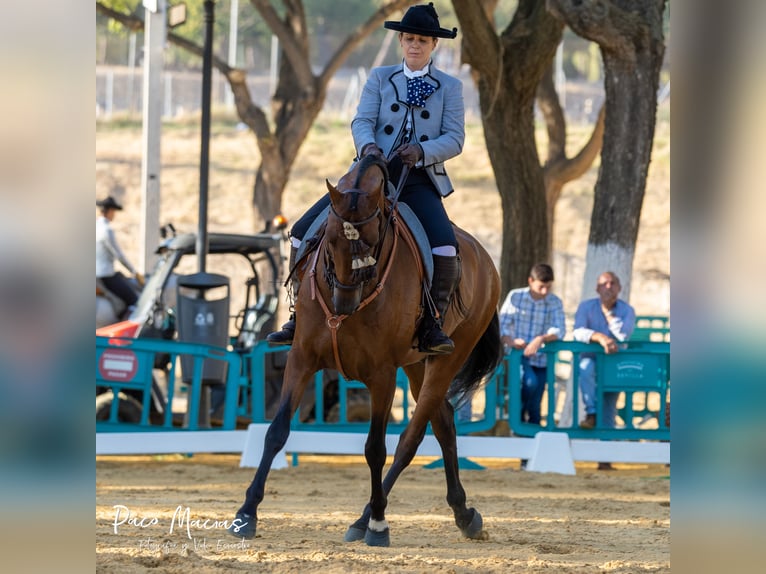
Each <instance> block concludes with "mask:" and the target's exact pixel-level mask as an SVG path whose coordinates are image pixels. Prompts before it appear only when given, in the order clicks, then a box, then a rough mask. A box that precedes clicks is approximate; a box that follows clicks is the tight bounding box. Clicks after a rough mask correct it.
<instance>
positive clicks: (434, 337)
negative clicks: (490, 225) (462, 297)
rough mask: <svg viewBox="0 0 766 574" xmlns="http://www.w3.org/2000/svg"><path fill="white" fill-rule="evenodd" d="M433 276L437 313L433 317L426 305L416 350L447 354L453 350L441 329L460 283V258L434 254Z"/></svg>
mask: <svg viewBox="0 0 766 574" xmlns="http://www.w3.org/2000/svg"><path fill="white" fill-rule="evenodd" d="M433 259H434V278H433V282H432V283H431V298H432V299H433V301H434V304H435V305H436V310H437V311H438V313H439V316H438V317H434V316H433V314H432V312H431V310H430V307H429V306H428V305H426V313H425V315H424V316H423V322H422V324H421V327H420V344H419V346H418V350H419V351H421V352H422V353H426V354H428V355H447V354H449V353H451V352H452V351H454V350H455V343H453V342H452V339H450V338H449V337H448V336H447V335H445V334H444V332H443V331H442V325H444V314H445V313H446V312H447V307H449V304H450V301H451V300H452V295H453V293H454V292H455V289H456V288H457V285H458V283H460V258H459V257H458V256H454V257H445V256H443V255H434V256H433Z"/></svg>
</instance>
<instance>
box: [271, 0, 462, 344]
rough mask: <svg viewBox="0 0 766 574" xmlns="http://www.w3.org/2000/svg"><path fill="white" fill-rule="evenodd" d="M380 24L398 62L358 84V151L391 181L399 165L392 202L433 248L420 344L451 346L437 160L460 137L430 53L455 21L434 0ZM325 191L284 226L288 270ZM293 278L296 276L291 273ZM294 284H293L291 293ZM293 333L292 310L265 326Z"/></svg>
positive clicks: (443, 191)
mask: <svg viewBox="0 0 766 574" xmlns="http://www.w3.org/2000/svg"><path fill="white" fill-rule="evenodd" d="M384 26H385V27H386V28H388V29H390V30H396V31H398V32H399V45H400V46H401V48H402V53H403V61H402V63H400V64H396V65H393V66H383V67H379V68H374V69H373V70H372V71H371V72H370V76H369V79H368V80H367V83H366V84H365V87H364V91H363V92H362V97H361V99H360V101H359V106H358V107H357V112H356V116H355V117H354V119H353V121H352V122H351V133H352V136H353V138H354V145H355V147H356V149H357V158H361V157H364V156H366V155H370V154H371V155H375V156H379V157H385V158H386V159H388V161H389V165H388V169H389V173H390V178H391V181H392V182H393V183H394V185H398V184H399V183H400V182H399V179H400V176H401V175H402V170H403V166H407V168H408V170H407V171H406V180H405V181H404V182H402V183H403V185H401V192H400V195H399V201H401V202H403V203H406V204H407V205H408V206H409V207H410V208H411V209H412V211H413V212H414V213H415V215H416V216H417V217H418V219H419V220H420V222H421V224H422V225H423V228H424V229H425V232H426V235H427V237H428V241H429V244H430V245H431V252H432V253H433V262H434V270H433V280H432V282H431V290H430V298H427V302H428V303H429V304H427V305H426V307H425V308H426V310H427V311H428V313H426V314H425V315H424V317H423V321H422V322H421V326H420V336H419V341H420V342H419V349H420V351H421V352H423V353H426V354H429V355H439V354H447V353H451V352H452V351H453V350H454V348H455V345H454V343H453V341H452V340H451V339H450V338H449V337H448V336H447V335H446V334H445V333H444V332H443V331H442V325H443V322H444V315H445V313H446V312H447V308H448V307H449V303H450V301H451V299H452V295H453V293H454V291H455V288H456V287H457V284H458V282H459V281H460V263H461V260H460V257H459V255H458V242H457V239H456V238H455V234H454V232H453V230H452V225H451V224H450V222H449V218H448V217H447V212H446V211H445V209H444V206H443V204H442V198H443V197H446V196H448V195H449V194H450V193H452V191H453V187H452V183H451V182H450V179H449V177H448V176H447V172H446V170H445V168H444V162H445V161H446V160H448V159H450V158H452V157H455V156H456V155H458V154H459V153H460V152H461V151H462V148H463V140H464V139H465V112H464V107H463V84H462V83H461V82H460V80H458V79H457V78H454V77H453V76H450V75H449V74H446V73H445V72H443V71H441V70H439V69H438V68H436V66H435V65H434V63H433V60H432V59H431V55H432V53H433V51H434V49H435V48H436V46H437V43H438V41H439V38H455V36H456V35H457V28H454V29H452V30H446V29H444V28H441V27H440V26H439V17H438V16H437V14H436V10H435V9H434V7H433V3H431V4H428V5H421V6H412V7H411V8H410V9H409V10H408V11H407V13H406V14H405V15H404V17H403V18H402V20H401V22H392V21H387V22H386V23H385V24H384ZM329 202H330V199H329V196H327V195H325V196H324V197H323V198H321V199H320V200H319V201H318V202H317V203H316V204H314V206H312V207H311V208H310V209H309V210H308V211H307V212H306V213H305V214H304V215H303V217H302V218H301V219H299V220H298V221H297V222H296V223H295V225H294V226H293V228H292V230H291V237H292V249H291V252H290V263H289V266H290V269H291V270H292V269H293V268H294V267H295V263H296V261H295V257H296V253H297V250H298V247H300V244H301V241H302V240H303V239H304V236H305V234H306V231H307V230H308V228H309V226H310V225H311V223H312V222H313V221H314V219H316V217H317V216H318V215H319V214H320V213H321V212H322V211H323V210H325V209H326V208H327V206H328V205H329ZM293 277H294V281H298V278H297V276H296V274H295V273H293ZM298 288H299V284H298V285H296V283H293V294H295V293H297V291H298ZM294 335H295V314H294V310H293V313H292V314H291V316H290V319H289V320H288V321H287V323H285V324H284V325H282V329H281V330H280V331H277V332H274V333H271V334H270V335H269V336H268V337H267V340H268V341H269V342H270V343H272V344H281V345H289V344H291V343H292V342H293V337H294Z"/></svg>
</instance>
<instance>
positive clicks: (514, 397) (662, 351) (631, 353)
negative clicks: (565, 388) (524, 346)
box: [505, 341, 670, 441]
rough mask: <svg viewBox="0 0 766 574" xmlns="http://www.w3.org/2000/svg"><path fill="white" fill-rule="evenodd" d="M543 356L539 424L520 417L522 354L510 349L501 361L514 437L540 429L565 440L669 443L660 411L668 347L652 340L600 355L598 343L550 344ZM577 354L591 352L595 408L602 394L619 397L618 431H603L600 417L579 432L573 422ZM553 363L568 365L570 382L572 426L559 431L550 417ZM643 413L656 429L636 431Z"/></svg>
mask: <svg viewBox="0 0 766 574" xmlns="http://www.w3.org/2000/svg"><path fill="white" fill-rule="evenodd" d="M542 351H543V352H545V353H546V354H547V355H548V367H547V377H546V390H547V415H546V417H545V420H544V423H545V424H544V425H542V426H539V425H534V424H530V423H527V422H524V421H522V419H521V414H522V413H521V400H520V399H521V376H520V371H521V357H522V352H521V351H518V350H515V349H514V350H512V351H511V352H510V353H509V354H508V355H507V356H506V360H505V367H506V369H507V389H508V395H507V397H508V398H507V401H508V405H509V425H510V427H511V430H512V431H513V433H514V434H516V435H520V436H534V435H535V434H536V433H537V432H539V431H541V430H545V431H553V432H566V433H567V434H568V435H569V436H570V437H571V438H593V439H606V440H619V439H622V440H642V439H645V440H664V441H667V440H670V429H669V428H668V427H667V426H666V425H665V417H664V410H665V408H666V405H667V401H668V393H669V390H670V344H669V343H654V342H644V341H637V342H628V343H623V344H622V345H621V349H620V351H619V352H618V353H615V354H611V355H606V354H605V353H604V350H603V348H602V347H601V345H599V344H596V343H587V344H586V343H577V342H573V341H556V342H553V343H548V344H546V345H545V347H544V348H543V349H542ZM583 353H591V354H593V355H594V356H595V360H596V388H597V392H598V397H599V398H598V404H603V397H602V395H603V393H604V392H623V393H625V406H624V407H623V409H621V411H620V412H618V415H620V417H621V418H622V419H623V421H624V423H625V427H624V428H617V429H611V428H605V427H604V426H603V425H602V419H601V413H600V412H599V413H597V416H596V428H594V429H580V428H579V426H578V421H577V413H578V403H579V398H580V396H579V375H580V373H579V368H578V365H579V359H580V356H581V355H582V354H583ZM559 363H562V364H568V365H569V366H570V368H571V375H570V376H571V378H572V386H571V390H572V401H571V405H572V413H573V414H572V425H571V426H569V427H561V426H559V425H558V424H557V421H556V419H555V415H556V410H557V409H556V407H557V398H558V397H557V392H556V371H557V365H558V364H559ZM638 394H643V399H644V405H645V406H644V409H642V410H639V411H636V410H635V409H634V407H633V404H634V395H638ZM650 394H654V395H655V396H656V397H657V398H658V400H659V408H658V409H657V410H650V409H649V408H648V401H649V399H648V397H649V395H650ZM639 415H640V416H642V417H643V420H645V419H646V417H647V415H651V417H652V418H655V419H656V420H657V428H639V427H637V426H636V424H635V419H636V418H637V417H638V416H639Z"/></svg>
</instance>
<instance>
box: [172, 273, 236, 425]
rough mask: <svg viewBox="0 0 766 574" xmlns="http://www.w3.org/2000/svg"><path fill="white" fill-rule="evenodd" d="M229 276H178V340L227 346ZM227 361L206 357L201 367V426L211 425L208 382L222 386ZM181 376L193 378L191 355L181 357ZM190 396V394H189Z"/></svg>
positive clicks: (205, 274) (189, 379)
mask: <svg viewBox="0 0 766 574" xmlns="http://www.w3.org/2000/svg"><path fill="white" fill-rule="evenodd" d="M229 296H230V293H229V278H228V277H226V276H225V275H218V274H216V273H195V274H193V275H185V276H182V277H179V278H178V287H177V302H176V305H177V315H176V321H177V327H178V340H179V341H184V342H188V343H205V344H207V345H214V346H217V347H226V346H227V345H228V343H229ZM227 367H228V363H226V362H225V361H217V360H215V359H205V361H204V363H203V367H202V393H201V395H200V406H199V421H198V424H199V426H200V427H202V428H207V427H210V408H211V402H210V392H211V385H212V386H216V388H220V389H222V388H223V385H224V383H225V382H226V375H227ZM181 378H182V380H183V382H184V383H187V384H191V383H192V381H193V378H194V357H190V356H184V355H182V356H181ZM190 398H191V397H190ZM189 412H191V404H189V405H188V406H187V410H186V419H185V426H188V417H189Z"/></svg>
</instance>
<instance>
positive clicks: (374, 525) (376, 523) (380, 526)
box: [367, 518, 388, 532]
mask: <svg viewBox="0 0 766 574" xmlns="http://www.w3.org/2000/svg"><path fill="white" fill-rule="evenodd" d="M367 527H368V528H369V529H370V530H372V531H373V532H383V531H384V530H385V529H386V528H388V522H386V521H385V520H373V519H372V518H370V522H369V523H368V524H367Z"/></svg>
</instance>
